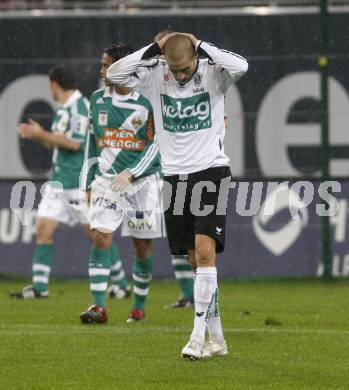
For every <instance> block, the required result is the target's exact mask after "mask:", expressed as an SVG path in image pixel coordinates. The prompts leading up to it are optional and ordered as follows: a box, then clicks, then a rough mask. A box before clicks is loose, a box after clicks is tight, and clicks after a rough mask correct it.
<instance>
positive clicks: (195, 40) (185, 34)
mask: <svg viewBox="0 0 349 390" xmlns="http://www.w3.org/2000/svg"><path fill="white" fill-rule="evenodd" d="M179 34H180V35H183V36H185V37H187V38H189V39H190V42H191V43H192V44H193V46H194V47H195V45H196V43H197V41H198V39H197V38H196V37H195V35H193V34H190V33H179Z"/></svg>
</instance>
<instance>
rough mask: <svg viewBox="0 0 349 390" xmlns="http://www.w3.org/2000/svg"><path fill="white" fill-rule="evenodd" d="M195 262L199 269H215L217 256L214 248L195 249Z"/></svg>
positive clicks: (201, 247) (201, 246)
mask: <svg viewBox="0 0 349 390" xmlns="http://www.w3.org/2000/svg"><path fill="white" fill-rule="evenodd" d="M195 261H196V265H197V266H198V267H210V266H212V267H213V266H214V265H215V254H214V252H213V250H212V248H210V247H208V246H205V245H199V246H198V247H197V248H196V249H195Z"/></svg>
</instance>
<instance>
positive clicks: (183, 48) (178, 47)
mask: <svg viewBox="0 0 349 390" xmlns="http://www.w3.org/2000/svg"><path fill="white" fill-rule="evenodd" d="M164 54H165V57H166V60H167V61H168V62H171V63H179V62H182V61H183V60H190V59H192V58H193V57H194V48H193V44H192V43H191V41H190V39H189V38H187V37H185V36H183V35H180V34H178V35H173V36H172V37H170V38H169V39H168V40H167V41H166V43H165V46H164Z"/></svg>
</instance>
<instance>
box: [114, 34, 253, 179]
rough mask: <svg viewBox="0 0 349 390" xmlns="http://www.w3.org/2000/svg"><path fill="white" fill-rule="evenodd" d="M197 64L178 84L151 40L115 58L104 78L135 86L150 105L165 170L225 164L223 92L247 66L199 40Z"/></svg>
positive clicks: (181, 171) (168, 172)
mask: <svg viewBox="0 0 349 390" xmlns="http://www.w3.org/2000/svg"><path fill="white" fill-rule="evenodd" d="M196 49H197V52H198V54H199V55H200V56H204V57H206V58H204V59H203V58H200V59H199V61H198V67H197V70H196V72H195V74H194V75H193V76H192V78H191V79H190V80H189V81H188V82H186V83H185V84H181V83H179V82H178V81H177V80H176V79H175V78H174V75H173V74H172V72H171V71H170V69H169V67H168V64H167V63H166V61H164V60H161V59H158V60H154V59H150V58H151V57H154V56H156V55H159V54H160V49H159V46H158V45H157V44H156V43H155V44H151V45H149V46H146V47H144V48H142V49H140V50H138V51H136V52H134V53H132V54H130V55H128V56H126V57H124V58H122V59H121V60H119V61H117V62H115V63H114V64H112V65H111V66H110V68H109V69H108V71H107V78H108V79H109V80H110V81H111V82H112V83H113V84H116V85H120V86H125V87H129V88H134V89H135V90H137V91H139V92H140V93H141V94H143V95H144V96H146V97H147V98H148V99H149V101H150V102H151V104H152V105H153V108H154V119H155V129H156V135H157V142H158V144H159V148H160V153H161V166H162V171H163V173H164V174H165V175H175V174H186V173H193V172H198V171H202V170H205V169H208V168H211V167H215V166H224V165H228V164H229V159H228V157H227V156H226V155H225V153H224V145H223V141H224V133H225V125H224V94H225V93H226V90H227V88H228V87H229V86H230V85H231V84H232V83H233V82H235V81H236V80H237V79H239V78H240V77H241V76H242V75H243V74H244V73H245V72H246V71H247V68H248V65H247V61H246V60H245V59H244V58H243V57H240V56H238V55H236V54H234V53H231V52H228V51H222V50H220V49H218V48H217V47H215V46H213V45H211V44H209V43H207V42H202V41H198V43H197V46H196Z"/></svg>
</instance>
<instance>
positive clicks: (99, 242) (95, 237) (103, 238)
mask: <svg viewBox="0 0 349 390" xmlns="http://www.w3.org/2000/svg"><path fill="white" fill-rule="evenodd" d="M92 241H93V245H94V246H95V247H96V248H99V249H108V248H109V247H110V245H111V241H112V234H111V233H102V232H99V231H98V230H94V231H93V232H92Z"/></svg>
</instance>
